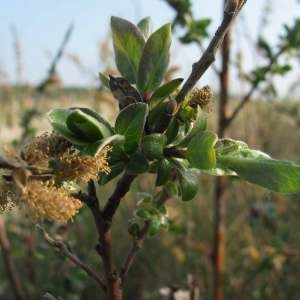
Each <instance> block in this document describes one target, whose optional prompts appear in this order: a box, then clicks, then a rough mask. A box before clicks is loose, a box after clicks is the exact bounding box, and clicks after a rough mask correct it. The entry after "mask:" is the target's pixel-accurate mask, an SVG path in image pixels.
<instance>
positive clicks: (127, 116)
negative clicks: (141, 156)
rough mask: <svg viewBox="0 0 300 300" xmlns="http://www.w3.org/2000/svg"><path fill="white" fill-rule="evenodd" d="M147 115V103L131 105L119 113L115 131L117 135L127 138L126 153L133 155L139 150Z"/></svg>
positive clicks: (125, 143)
mask: <svg viewBox="0 0 300 300" xmlns="http://www.w3.org/2000/svg"><path fill="white" fill-rule="evenodd" d="M147 115H148V105H147V104H145V103H134V104H130V105H128V106H126V107H125V108H124V109H123V110H121V112H120V113H119V115H118V117H117V120H116V124H115V130H116V133H118V134H121V135H124V136H125V142H124V150H125V152H128V153H132V152H134V151H135V150H136V149H137V148H138V145H139V144H140V142H141V138H142V134H143V130H144V126H145V122H146V118H147Z"/></svg>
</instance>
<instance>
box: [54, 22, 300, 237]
mask: <svg viewBox="0 0 300 300" xmlns="http://www.w3.org/2000/svg"><path fill="white" fill-rule="evenodd" d="M111 27H112V33H113V43H114V51H115V59H116V65H117V67H118V70H119V72H120V74H121V77H118V78H114V77H112V76H110V78H106V77H105V76H104V75H101V78H102V82H103V83H104V84H106V85H107V87H108V88H110V89H111V91H112V93H113V94H114V96H115V98H116V99H117V100H118V101H119V106H120V109H121V110H120V112H119V114H118V116H117V118H116V120H115V124H114V126H111V125H110V124H109V123H108V122H107V121H106V120H104V119H103V118H102V117H101V116H100V115H99V114H98V113H97V112H95V111H93V110H90V109H87V108H70V109H54V110H52V111H50V113H49V119H50V121H51V124H52V126H53V128H54V130H55V131H57V132H58V133H59V134H61V135H62V136H64V137H65V138H66V139H67V140H69V141H70V142H71V143H72V144H73V145H74V146H75V147H76V148H77V149H79V150H80V151H81V153H82V154H83V155H96V154H97V153H99V151H101V149H102V148H103V147H104V146H106V145H107V144H110V145H111V146H112V151H111V154H110V158H109V164H110V168H111V173H110V174H108V175H107V174H100V175H101V176H100V180H99V184H100V185H103V184H106V183H107V182H108V181H110V180H111V179H113V178H114V177H116V176H118V175H119V174H121V173H122V172H125V173H127V174H131V175H135V176H136V175H139V174H141V173H146V172H148V173H152V174H156V186H165V188H166V189H167V190H168V192H169V193H170V194H172V195H177V196H179V197H181V198H182V200H183V201H189V200H191V199H193V198H194V197H195V196H196V194H197V190H198V175H199V173H200V172H207V173H210V174H213V175H231V176H239V177H241V178H242V179H245V180H247V181H249V182H252V183H255V184H259V185H261V186H263V187H266V188H268V189H271V190H275V191H278V192H296V191H299V190H300V166H297V165H295V164H293V163H291V162H286V161H279V160H274V159H271V158H270V157H269V156H268V155H266V154H264V153H262V152H259V151H256V150H251V149H249V148H248V146H247V145H246V144H245V143H243V142H240V141H234V140H230V139H225V140H224V139H222V140H218V137H217V135H216V134H215V133H214V132H212V131H209V130H207V128H206V114H205V113H204V112H203V111H202V109H201V107H200V106H196V107H195V106H190V105H189V100H190V98H189V97H186V99H185V100H184V101H183V102H182V103H177V102H176V100H175V95H176V93H177V89H178V87H179V86H180V84H181V82H182V79H181V78H177V79H174V80H172V81H170V82H166V83H162V81H163V78H164V74H165V73H166V71H167V67H168V62H169V49H170V45H171V25H170V24H166V25H164V26H162V27H161V28H159V29H158V30H157V31H155V32H153V33H152V31H151V28H152V26H151V20H150V19H149V18H146V19H143V20H141V21H140V22H139V23H138V24H137V25H134V24H132V23H131V22H129V21H126V20H124V19H120V18H117V17H112V19H111ZM141 203H142V204H141V205H139V207H138V210H137V211H136V212H135V217H134V221H132V222H131V226H130V231H131V232H132V233H134V232H136V231H137V230H138V228H139V227H138V226H139V225H138V223H139V222H138V220H137V218H140V219H143V220H146V221H149V220H151V222H152V227H151V228H152V229H151V230H150V231H151V232H152V233H155V232H156V231H157V229H158V228H161V227H164V226H165V225H166V224H167V222H166V214H165V212H164V209H163V208H159V206H158V205H157V196H147V197H144V198H143V201H142V202H141Z"/></svg>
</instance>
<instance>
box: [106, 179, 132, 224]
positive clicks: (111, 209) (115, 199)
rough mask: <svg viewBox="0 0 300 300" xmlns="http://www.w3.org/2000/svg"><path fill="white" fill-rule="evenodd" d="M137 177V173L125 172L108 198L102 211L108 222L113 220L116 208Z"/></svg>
mask: <svg viewBox="0 0 300 300" xmlns="http://www.w3.org/2000/svg"><path fill="white" fill-rule="evenodd" d="M135 177H136V176H135V175H130V174H127V173H125V174H124V175H123V176H122V177H121V179H120V180H119V181H118V183H117V186H116V189H115V191H114V192H113V194H112V195H111V196H110V198H109V199H108V201H107V203H106V205H105V207H104V209H103V212H102V215H103V218H104V219H105V221H106V222H111V220H112V218H113V216H114V214H115V212H116V210H117V209H118V207H119V205H120V201H121V199H122V198H123V197H124V196H125V195H126V194H127V192H128V191H129V188H130V185H131V183H132V182H133V180H134V179H135Z"/></svg>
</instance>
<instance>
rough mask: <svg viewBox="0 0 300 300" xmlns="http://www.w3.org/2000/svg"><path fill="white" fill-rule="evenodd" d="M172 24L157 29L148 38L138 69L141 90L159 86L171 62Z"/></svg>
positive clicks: (150, 89) (138, 81)
mask: <svg viewBox="0 0 300 300" xmlns="http://www.w3.org/2000/svg"><path fill="white" fill-rule="evenodd" d="M170 46H171V24H166V25H164V26H162V27H161V28H160V29H158V30H157V31H155V32H154V33H153V34H152V35H151V36H150V38H149V39H148V40H147V42H146V45H145V47H144V50H143V54H142V57H141V60H140V64H139V69H138V79H137V85H138V88H139V89H140V91H142V92H146V91H154V90H155V89H156V88H158V87H159V85H160V83H161V82H162V80H163V77H164V74H165V72H166V70H167V67H168V64H169V50H170Z"/></svg>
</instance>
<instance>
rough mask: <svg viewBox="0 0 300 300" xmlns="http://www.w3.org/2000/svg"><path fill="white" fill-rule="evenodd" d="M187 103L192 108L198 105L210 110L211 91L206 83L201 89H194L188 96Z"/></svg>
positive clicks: (211, 101) (211, 102)
mask: <svg viewBox="0 0 300 300" xmlns="http://www.w3.org/2000/svg"><path fill="white" fill-rule="evenodd" d="M189 105H190V106H191V107H194V108H195V107H197V105H199V106H200V107H201V108H202V109H203V110H204V111H206V112H211V111H212V108H213V92H212V89H211V88H210V86H208V85H206V86H204V87H203V88H201V89H197V88H196V89H194V90H193V91H192V93H191V96H190V100H189Z"/></svg>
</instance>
